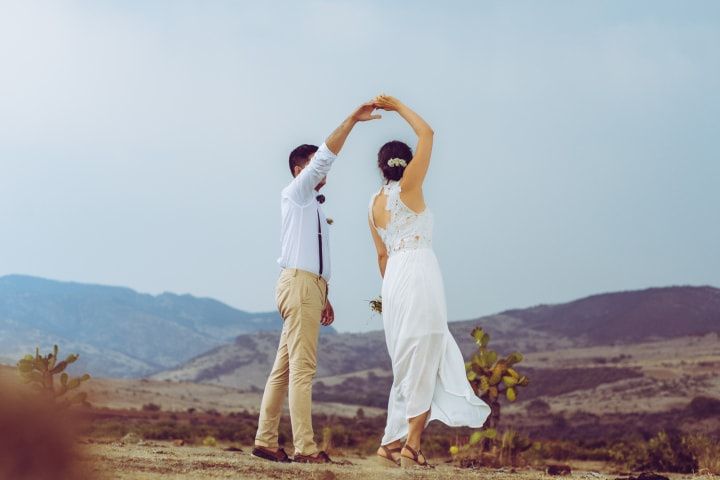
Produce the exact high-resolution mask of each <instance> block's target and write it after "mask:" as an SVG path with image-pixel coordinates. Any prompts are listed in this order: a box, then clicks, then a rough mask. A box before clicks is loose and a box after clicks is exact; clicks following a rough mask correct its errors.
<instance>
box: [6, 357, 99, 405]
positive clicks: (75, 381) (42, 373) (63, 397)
mask: <svg viewBox="0 0 720 480" xmlns="http://www.w3.org/2000/svg"><path fill="white" fill-rule="evenodd" d="M78 357H79V355H77V354H71V355H68V356H67V357H66V358H65V360H62V361H61V362H58V346H57V345H55V346H54V347H53V353H50V354H48V355H46V356H44V355H40V349H39V348H38V349H36V350H35V356H33V355H25V356H24V357H23V358H22V359H20V361H19V362H18V363H17V369H18V373H19V374H20V377H22V379H23V381H24V382H25V383H29V384H31V386H32V388H34V389H35V390H37V391H38V392H39V393H40V394H42V395H45V396H46V397H47V398H48V399H49V400H51V401H53V402H57V404H58V406H59V407H62V408H65V407H69V406H71V405H78V404H79V405H84V406H90V404H89V403H88V401H87V393H85V392H74V390H77V389H78V388H80V386H81V385H82V383H83V382H86V381H88V380H90V375H88V374H87V373H86V374H85V375H82V376H80V377H75V378H71V377H70V376H69V375H68V374H67V373H65V369H66V368H67V367H68V365H70V364H71V363H74V362H75V361H77V359H78ZM57 375H60V377H59V379H58V380H59V381H58V384H56V382H55V380H56V376H57Z"/></svg>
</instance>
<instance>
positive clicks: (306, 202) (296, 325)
mask: <svg viewBox="0 0 720 480" xmlns="http://www.w3.org/2000/svg"><path fill="white" fill-rule="evenodd" d="M374 109H375V107H374V105H373V103H372V102H368V103H365V104H363V105H361V106H360V107H358V108H357V109H356V110H355V111H354V112H353V113H352V114H351V115H350V116H349V117H348V118H347V119H346V120H345V121H343V122H342V123H341V124H340V126H339V127H338V128H336V129H335V131H334V132H333V133H331V134H330V136H329V137H328V138H327V139H326V140H325V143H324V144H323V145H322V146H320V147H319V148H318V147H316V146H314V145H300V146H299V147H297V148H296V149H295V150H293V151H292V152H291V153H290V171H291V173H292V175H293V177H294V178H293V180H292V181H291V182H290V184H289V185H288V186H287V187H285V189H283V191H282V194H281V196H280V206H281V213H282V231H281V245H282V247H281V255H280V258H279V259H278V263H279V264H280V266H281V267H282V273H281V274H280V278H279V279H278V283H277V287H276V291H275V296H276V300H277V305H278V309H279V310H280V315H281V316H282V318H283V329H282V334H281V335H280V344H279V346H278V352H277V356H276V358H275V364H274V365H273V368H272V372H271V373H270V376H269V377H268V380H267V384H266V385H265V393H264V394H263V399H262V404H261V406H260V419H259V421H258V430H257V435H256V436H255V448H254V449H253V452H252V454H253V455H254V456H256V457H259V458H263V459H266V460H271V461H276V462H287V461H290V460H289V457H288V455H287V454H286V453H285V451H284V450H283V449H281V448H279V445H278V426H279V424H280V415H281V413H282V405H283V402H284V399H285V394H286V393H288V397H289V404H290V420H291V423H292V432H293V443H294V446H295V456H294V458H293V460H294V461H296V462H303V463H328V462H330V457H328V455H327V454H326V453H325V452H321V451H318V448H317V445H316V444H315V441H314V439H313V436H314V434H313V428H312V416H311V400H312V379H313V377H314V376H315V371H316V369H317V343H318V334H319V333H320V325H321V324H322V325H330V324H331V323H332V322H333V320H334V319H335V313H334V312H333V308H332V305H331V304H330V302H329V301H328V299H327V292H328V281H329V280H330V255H329V253H330V251H329V241H328V240H329V239H328V225H327V220H326V218H325V215H324V214H323V212H322V207H321V204H322V203H323V202H324V201H325V197H324V196H322V195H317V192H319V191H320V189H321V188H322V187H323V186H324V185H325V182H326V179H327V174H328V172H329V171H330V167H331V166H332V163H333V162H334V161H335V158H336V156H337V154H338V153H340V149H342V146H343V144H344V143H345V140H346V139H347V137H348V135H349V134H350V131H351V130H352V129H353V127H354V126H355V124H356V123H358V122H364V121H368V120H374V119H377V118H380V115H373V110H374Z"/></svg>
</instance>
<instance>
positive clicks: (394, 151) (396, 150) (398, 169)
mask: <svg viewBox="0 0 720 480" xmlns="http://www.w3.org/2000/svg"><path fill="white" fill-rule="evenodd" d="M412 157H413V153H412V150H410V147H408V146H407V144H406V143H403V142H401V141H399V140H393V141H392V142H387V143H386V144H385V145H383V146H382V147H380V151H379V152H378V167H379V168H380V171H381V172H382V174H383V177H385V178H386V179H387V180H395V181H397V180H400V179H401V178H402V176H403V173H404V172H405V168H407V165H409V164H410V160H412ZM395 158H397V159H401V160H405V163H406V164H407V165H406V166H405V167H403V166H402V165H398V162H390V164H388V161H389V160H392V159H395Z"/></svg>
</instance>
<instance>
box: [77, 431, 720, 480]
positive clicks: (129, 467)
mask: <svg viewBox="0 0 720 480" xmlns="http://www.w3.org/2000/svg"><path fill="white" fill-rule="evenodd" d="M249 452H250V448H249V447H243V448H242V449H241V451H226V450H224V449H223V448H221V447H202V446H177V445H174V444H173V443H170V442H140V443H139V444H136V443H130V444H128V443H122V442H111V441H107V442H104V443H103V442H97V441H94V443H92V444H89V445H88V446H87V451H86V453H85V454H84V455H83V463H84V464H85V465H86V467H87V468H88V470H89V471H92V472H94V473H95V475H96V476H98V477H99V478H101V479H105V478H107V479H117V480H124V479H127V480H130V479H132V480H156V479H162V480H195V479H198V480H205V479H208V480H209V479H238V480H239V479H257V480H260V479H285V478H287V479H291V478H292V479H302V480H310V479H313V480H315V479H317V480H336V479H338V480H340V479H347V480H371V479H407V478H418V479H440V478H453V479H492V480H505V479H507V480H527V479H543V478H544V479H550V478H555V477H552V476H550V475H548V474H547V473H545V472H544V471H543V470H541V469H530V468H524V469H517V470H516V471H514V470H511V469H509V468H504V469H475V470H471V469H462V468H457V467H454V466H452V465H450V464H448V463H443V462H438V463H439V464H438V465H437V467H436V468H434V469H432V470H411V471H408V470H402V469H400V468H397V469H395V468H386V467H383V466H380V465H377V464H376V463H375V461H374V458H367V457H360V456H356V455H349V456H347V457H340V456H337V455H336V456H335V460H336V461H337V462H338V463H337V464H332V465H300V464H293V463H290V464H278V463H271V462H267V461H264V460H260V459H257V458H254V457H252V456H251V455H250V454H249ZM571 465H572V466H573V472H572V473H571V474H570V475H569V476H565V477H563V478H573V479H588V480H612V479H616V478H618V477H622V478H626V476H622V475H621V474H620V473H619V472H611V471H603V466H602V465H600V464H590V463H584V464H582V463H580V464H578V463H576V464H571ZM667 476H668V477H669V478H670V479H671V480H681V479H682V480H684V479H708V480H709V479H711V478H712V479H717V478H719V477H717V476H716V477H712V476H709V475H678V474H667Z"/></svg>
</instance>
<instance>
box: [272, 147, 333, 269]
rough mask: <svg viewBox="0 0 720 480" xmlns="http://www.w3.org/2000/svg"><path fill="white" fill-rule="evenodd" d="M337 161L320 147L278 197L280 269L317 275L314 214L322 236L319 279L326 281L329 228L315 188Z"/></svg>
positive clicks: (317, 254) (328, 264)
mask: <svg viewBox="0 0 720 480" xmlns="http://www.w3.org/2000/svg"><path fill="white" fill-rule="evenodd" d="M336 158H337V155H335V154H334V153H332V152H331V151H330V149H329V148H328V147H327V145H325V144H324V143H323V144H322V145H321V146H320V148H319V149H318V151H317V152H315V155H314V156H313V158H312V160H310V163H308V165H307V166H306V167H305V168H303V170H302V171H301V172H300V173H299V174H298V176H297V177H295V178H293V180H292V182H290V184H289V185H288V186H287V187H285V188H284V189H283V191H282V193H281V194H280V211H281V214H282V226H281V230H280V245H281V246H280V252H281V253H280V258H278V264H279V265H280V266H281V267H282V268H297V269H300V270H305V271H307V272H311V273H314V274H316V275H319V273H320V255H319V245H318V213H319V215H320V230H321V234H322V256H323V260H322V264H323V272H322V276H323V278H324V279H325V280H326V281H328V282H329V281H330V241H329V240H330V239H329V228H328V227H329V226H328V223H327V219H326V217H325V214H324V213H323V211H322V207H321V205H320V202H318V201H317V199H316V196H317V195H318V193H317V191H316V190H315V187H316V186H317V184H318V183H320V182H321V181H322V179H323V178H324V177H325V176H326V175H327V174H328V172H329V171H330V167H331V166H332V164H333V162H334V161H335V159H336Z"/></svg>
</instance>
